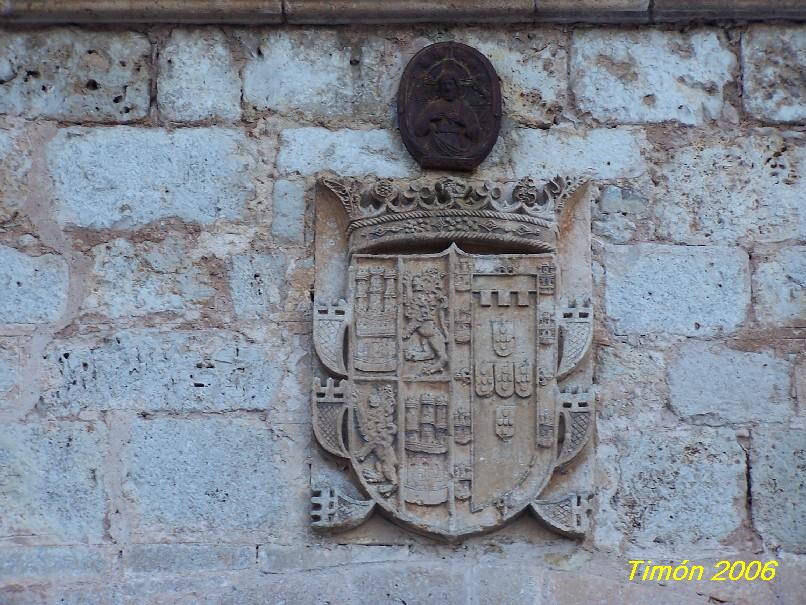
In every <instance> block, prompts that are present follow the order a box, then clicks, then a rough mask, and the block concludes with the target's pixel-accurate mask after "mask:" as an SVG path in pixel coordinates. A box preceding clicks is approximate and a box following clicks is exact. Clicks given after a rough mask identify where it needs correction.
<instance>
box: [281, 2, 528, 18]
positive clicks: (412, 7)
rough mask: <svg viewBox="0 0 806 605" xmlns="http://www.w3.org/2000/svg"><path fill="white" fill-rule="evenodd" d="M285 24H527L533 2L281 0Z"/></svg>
mask: <svg viewBox="0 0 806 605" xmlns="http://www.w3.org/2000/svg"><path fill="white" fill-rule="evenodd" d="M283 4H284V5H285V15H286V19H287V21H288V22H289V23H309V24H324V23H334V24H335V23H417V22H440V21H441V22H453V23H456V22H479V23H506V22H509V23H514V22H521V23H522V22H529V21H533V20H534V17H535V2H534V0H461V1H459V0H400V1H397V2H389V0H353V1H350V2H338V1H334V0H284V1H283Z"/></svg>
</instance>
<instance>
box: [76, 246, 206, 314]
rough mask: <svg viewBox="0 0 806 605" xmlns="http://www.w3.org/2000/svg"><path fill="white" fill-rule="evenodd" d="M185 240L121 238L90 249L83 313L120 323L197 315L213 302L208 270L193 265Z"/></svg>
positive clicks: (195, 264) (197, 264)
mask: <svg viewBox="0 0 806 605" xmlns="http://www.w3.org/2000/svg"><path fill="white" fill-rule="evenodd" d="M190 252H191V248H190V246H189V245H188V242H186V241H185V240H183V239H181V238H179V237H176V236H175V235H174V236H168V237H166V239H164V240H163V241H161V242H151V241H145V242H142V243H132V242H131V241H129V240H125V239H122V238H118V239H114V240H112V241H111V242H108V243H106V244H100V245H98V246H96V247H95V248H93V250H92V257H93V260H94V266H93V269H92V273H91V275H90V278H89V280H88V289H89V295H88V296H87V298H86V299H85V300H84V303H83V304H82V306H81V310H82V312H83V313H87V314H100V315H104V316H106V317H108V318H111V319H118V318H120V319H123V318H128V317H137V316H140V315H149V314H151V313H165V312H173V313H176V314H179V315H184V316H189V317H195V316H198V311H197V310H196V308H197V307H198V305H200V304H202V303H204V302H205V301H207V300H209V299H211V298H213V296H214V295H215V293H216V292H215V288H214V287H213V283H212V277H211V275H210V272H209V270H206V269H205V268H204V267H203V266H200V265H201V264H200V263H198V262H196V263H194V262H193V261H194V260H196V261H198V259H194V258H193V257H192V256H191V254H190Z"/></svg>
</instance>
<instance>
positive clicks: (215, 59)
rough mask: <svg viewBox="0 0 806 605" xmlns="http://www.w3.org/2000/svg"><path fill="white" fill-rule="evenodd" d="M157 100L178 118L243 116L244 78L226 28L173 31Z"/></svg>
mask: <svg viewBox="0 0 806 605" xmlns="http://www.w3.org/2000/svg"><path fill="white" fill-rule="evenodd" d="M157 103H158V105H159V110H160V116H161V117H162V118H164V119H166V120H171V121H175V122H192V121H196V120H214V119H220V120H238V119H240V117H241V79H240V77H239V70H238V66H237V65H236V64H235V62H234V60H233V57H232V53H231V51H230V48H229V44H228V42H227V38H226V37H225V36H224V34H223V32H221V31H220V30H216V29H198V30H187V29H174V30H173V31H172V32H171V37H170V38H169V39H168V42H167V44H166V45H165V47H164V48H163V49H161V51H160V62H159V77H158V79H157Z"/></svg>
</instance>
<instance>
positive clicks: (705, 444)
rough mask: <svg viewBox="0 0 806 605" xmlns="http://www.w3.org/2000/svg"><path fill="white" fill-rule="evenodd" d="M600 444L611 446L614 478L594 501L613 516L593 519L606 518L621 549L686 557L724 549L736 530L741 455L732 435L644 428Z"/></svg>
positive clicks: (703, 429) (742, 488) (739, 515)
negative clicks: (609, 491)
mask: <svg viewBox="0 0 806 605" xmlns="http://www.w3.org/2000/svg"><path fill="white" fill-rule="evenodd" d="M600 436H601V435H600ZM602 437H604V438H606V439H608V440H615V441H616V443H617V448H618V451H619V452H620V458H619V459H618V462H617V465H618V469H619V475H618V479H617V487H616V489H615V491H614V493H613V496H612V497H611V498H608V499H599V501H598V502H599V506H600V508H604V509H606V510H607V509H611V508H612V509H613V510H612V512H606V513H601V512H600V513H598V514H597V519H598V517H599V515H603V516H611V515H612V517H614V518H615V521H613V523H614V525H615V529H616V530H617V531H618V532H619V533H620V534H621V536H623V539H624V540H625V541H626V542H627V543H629V544H632V545H634V546H636V547H639V548H647V547H649V548H652V547H654V548H658V545H662V548H663V551H664V552H666V553H673V552H680V553H681V554H683V555H687V554H688V553H690V552H692V549H693V548H700V549H706V548H724V547H723V542H724V541H725V540H727V539H728V537H729V536H730V535H731V534H732V533H734V532H736V531H737V530H738V529H739V528H740V527H741V526H742V523H743V522H744V512H743V511H744V503H745V495H746V484H745V464H744V461H745V454H744V450H743V449H742V448H741V446H740V445H739V443H738V442H737V440H736V436H735V434H734V431H733V430H732V429H727V428H711V427H691V426H687V427H680V428H674V429H658V428H652V429H650V430H642V431H640V433H637V432H636V431H634V430H632V431H630V432H629V433H627V434H625V433H624V432H623V431H619V432H618V433H616V434H614V435H612V436H610V435H604V436H602ZM704 485H708V486H717V487H716V488H715V489H703V486H704ZM687 549H688V550H687Z"/></svg>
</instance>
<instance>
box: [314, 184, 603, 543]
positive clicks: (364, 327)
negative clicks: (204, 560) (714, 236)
mask: <svg viewBox="0 0 806 605" xmlns="http://www.w3.org/2000/svg"><path fill="white" fill-rule="evenodd" d="M336 191H337V193H339V194H341V195H342V197H343V198H344V199H345V200H348V201H349V200H352V199H354V198H355V194H354V193H351V190H348V189H346V188H343V189H338V190H336ZM340 199H341V198H340ZM345 205H347V204H346V203H345ZM353 207H354V206H353ZM370 220H376V219H367V221H370ZM382 220H385V219H383V217H381V219H377V221H376V223H370V222H367V225H369V226H368V227H367V228H373V229H376V231H374V232H373V233H377V234H381V235H382V236H384V237H386V236H387V235H388V237H397V235H396V233H397V232H396V231H392V230H391V229H392V228H391V227H388V226H385V223H382V222H381V221H382ZM355 223H356V224H362V223H360V221H358V220H356V221H355ZM376 224H378V225H379V226H377V227H376V226H375V225H376ZM389 234H391V235H389ZM351 241H354V240H351ZM356 241H362V240H356ZM556 265H557V253H556V252H555V251H546V252H539V251H538V252H536V253H529V254H469V253H466V252H464V251H462V250H461V249H460V248H459V247H458V246H457V244H455V243H451V244H449V245H447V247H446V248H445V249H444V251H443V252H439V253H435V254H397V253H359V252H354V253H353V254H351V255H350V257H349V270H348V275H347V279H348V287H347V289H346V297H345V300H341V301H339V302H336V303H333V304H330V305H317V306H316V309H315V319H316V322H315V329H314V340H315V341H316V343H317V352H319V357H320V360H321V361H322V362H323V364H324V365H325V367H326V368H327V369H328V370H329V371H330V372H331V373H332V374H333V375H336V376H339V377H344V378H343V379H338V378H336V379H334V378H329V379H327V380H326V381H325V382H324V383H322V382H319V381H316V383H315V384H314V390H313V412H314V430H315V432H316V436H317V439H318V441H319V443H320V444H321V445H322V446H323V447H324V448H325V449H326V450H327V451H329V452H331V453H332V454H335V455H336V456H340V457H343V458H346V459H347V460H348V461H349V463H350V465H351V467H352V470H353V472H354V475H355V477H356V478H357V480H358V482H359V483H360V487H361V489H362V491H363V492H364V493H365V494H366V495H367V497H368V498H369V499H370V500H369V501H359V500H355V499H353V498H350V497H347V496H345V495H343V494H341V493H338V492H336V491H334V490H332V489H330V488H328V489H325V488H317V489H315V493H314V497H313V499H312V500H313V502H314V511H315V512H314V525H315V526H317V527H320V528H346V527H352V526H354V525H355V524H357V523H360V522H361V521H362V520H363V519H364V518H366V516H367V515H369V514H370V513H371V511H372V509H373V508H379V509H381V510H382V511H383V512H384V514H385V515H386V516H388V517H389V518H390V519H392V520H393V521H395V522H396V523H399V524H402V525H405V526H407V527H409V528H411V529H413V530H415V531H418V532H422V533H427V534H431V535H435V536H441V537H444V538H447V539H460V538H462V537H464V536H468V535H472V534H477V533H480V532H484V531H488V530H491V529H493V528H496V527H498V526H500V525H502V524H504V523H505V522H506V521H507V520H509V519H511V518H513V517H514V516H516V515H517V514H518V513H520V512H521V511H523V510H524V509H525V508H527V507H530V508H531V510H532V511H533V512H534V513H535V514H537V516H538V518H541V519H543V520H547V519H549V517H552V515H554V517H557V516H558V515H559V516H560V517H562V516H563V515H566V513H567V515H570V517H568V518H567V519H566V520H565V521H556V522H555V521H546V523H547V524H548V525H550V526H551V527H552V528H553V529H556V530H557V531H560V532H565V533H568V534H569V535H578V532H579V531H580V530H579V528H580V527H581V525H580V523H581V522H580V519H581V517H584V514H581V516H580V511H582V513H584V511H585V510H586V506H588V505H587V504H586V503H585V501H584V499H580V498H581V496H580V497H577V496H576V495H574V494H571V495H569V496H567V497H566V498H565V499H564V500H561V501H557V502H549V501H544V500H539V499H538V498H539V496H540V494H541V492H542V491H543V489H544V488H545V487H546V485H547V483H548V481H549V479H550V477H551V475H552V473H553V471H554V470H555V469H556V468H558V467H559V466H561V465H563V464H565V463H567V462H568V461H569V460H571V459H572V458H573V457H574V456H576V455H577V454H578V453H579V452H580V451H581V449H582V447H583V446H584V444H585V442H586V441H587V439H588V438H589V437H590V434H591V427H592V420H591V418H592V414H591V412H592V403H593V402H592V399H591V397H590V393H589V391H587V390H582V391H579V392H574V393H566V392H565V391H564V390H563V389H562V388H560V386H558V379H559V377H560V376H562V375H565V374H568V373H569V372H571V371H573V368H575V367H576V366H577V365H578V363H579V361H580V359H581V358H582V356H583V355H584V354H585V351H586V350H587V347H588V346H589V344H590V307H589V306H587V305H582V306H580V308H578V309H576V310H571V311H569V309H567V308H566V305H563V303H562V301H561V300H560V299H559V295H558V291H559V288H557V287H555V286H556V281H555V277H556ZM569 326H570V327H571V328H572V330H571V331H570V332H567V338H564V337H563V334H566V332H564V330H567V329H568V327H569ZM565 340H568V342H569V343H570V346H568V347H567V353H566V354H564V353H563V351H562V349H561V344H562V343H563V342H564V341H565ZM339 351H341V353H339ZM567 355H573V357H572V358H566V357H567ZM563 373H564V374H563ZM574 498H577V499H576V500H574ZM572 500H573V502H572ZM552 518H553V517H552ZM564 528H565V529H564Z"/></svg>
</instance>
